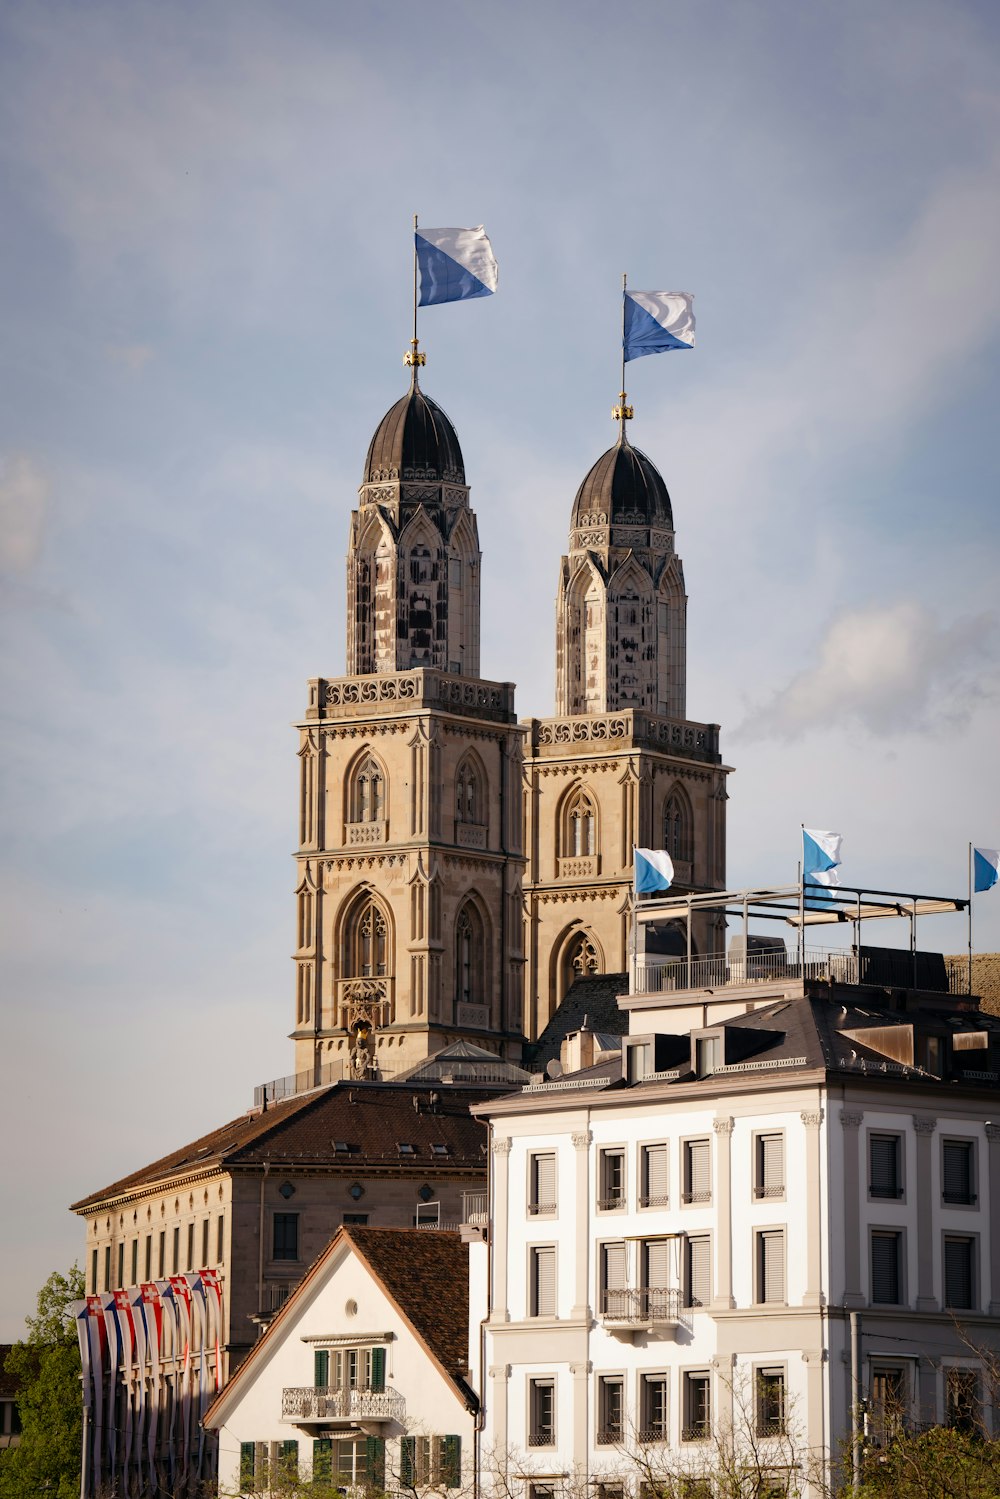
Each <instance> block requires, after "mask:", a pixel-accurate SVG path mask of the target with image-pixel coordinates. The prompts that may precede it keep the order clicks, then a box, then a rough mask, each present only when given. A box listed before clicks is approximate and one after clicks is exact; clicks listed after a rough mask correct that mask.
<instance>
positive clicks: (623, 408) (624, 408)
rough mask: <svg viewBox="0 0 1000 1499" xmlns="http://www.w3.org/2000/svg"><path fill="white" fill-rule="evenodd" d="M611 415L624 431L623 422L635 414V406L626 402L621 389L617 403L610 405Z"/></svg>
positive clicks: (628, 420) (629, 419)
mask: <svg viewBox="0 0 1000 1499" xmlns="http://www.w3.org/2000/svg"><path fill="white" fill-rule="evenodd" d="M611 415H612V416H613V417H614V419H615V421H616V422H621V423H622V431H623V432H624V431H625V423H626V422H630V421H631V420H632V418H633V417H634V416H635V407H634V406H629V405H627V404H626V397H625V392H624V391H622V392H621V393H620V395H619V397H618V405H617V406H612V408H611Z"/></svg>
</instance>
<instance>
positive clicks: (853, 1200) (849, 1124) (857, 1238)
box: [831, 1109, 865, 1306]
mask: <svg viewBox="0 0 1000 1499" xmlns="http://www.w3.org/2000/svg"><path fill="white" fill-rule="evenodd" d="M864 1117H865V1116H864V1114H861V1113H853V1112H851V1111H849V1110H848V1109H841V1111H840V1122H841V1124H842V1125H843V1129H844V1233H843V1239H844V1305H845V1306H864V1304H865V1299H864V1297H863V1296H862V1294H861V1178H860V1173H859V1169H858V1167H859V1153H860V1150H861V1125H862V1123H863V1122H864ZM831 1203H832V1198H831Z"/></svg>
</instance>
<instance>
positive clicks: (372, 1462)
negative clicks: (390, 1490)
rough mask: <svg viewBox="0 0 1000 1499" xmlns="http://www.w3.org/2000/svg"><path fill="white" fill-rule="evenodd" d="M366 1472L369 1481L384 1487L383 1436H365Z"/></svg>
mask: <svg viewBox="0 0 1000 1499" xmlns="http://www.w3.org/2000/svg"><path fill="white" fill-rule="evenodd" d="M365 1472H366V1474H367V1477H368V1482H369V1483H374V1484H377V1485H378V1486H379V1488H382V1487H383V1486H384V1484H385V1440H384V1438H383V1437H366V1438H365Z"/></svg>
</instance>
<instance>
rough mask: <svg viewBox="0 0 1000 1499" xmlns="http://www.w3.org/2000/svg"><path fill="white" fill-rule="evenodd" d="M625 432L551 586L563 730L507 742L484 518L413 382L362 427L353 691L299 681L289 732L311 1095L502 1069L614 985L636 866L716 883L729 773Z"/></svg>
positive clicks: (661, 495)
mask: <svg viewBox="0 0 1000 1499" xmlns="http://www.w3.org/2000/svg"><path fill="white" fill-rule="evenodd" d="M418 357H419V356H418ZM617 414H618V415H619V416H620V417H621V430H620V434H619V438H618V441H617V443H616V444H615V445H614V447H612V448H610V449H609V451H608V452H606V453H605V454H604V455H603V456H602V457H601V458H599V459H598V460H597V462H596V463H595V464H594V466H593V468H592V469H591V470H590V472H589V473H588V474H587V476H586V478H585V479H584V481H583V483H582V484H581V486H580V489H579V491H578V493H577V496H576V500H575V502H574V504H573V509H572V514H571V517H570V533H569V548H568V551H567V555H566V556H564V557H563V558H562V562H561V565H560V572H559V587H558V600H557V684H556V716H555V717H554V718H544V719H528V720H525V721H522V722H521V723H519V722H518V720H517V718H516V716H515V713H514V687H513V685H512V684H511V683H509V682H489V681H486V680H484V679H483V678H482V677H481V676H480V672H479V593H480V567H481V560H482V559H481V553H480V550H479V535H478V529H477V526H476V517H475V513H474V511H473V510H472V507H471V506H470V504H469V486H468V484H467V483H466V474H465V464H464V461H463V458H462V450H461V447H460V446H459V441H458V436H457V434H456V432H455V429H454V427H453V426H452V424H451V422H450V421H449V419H448V417H447V416H446V415H445V413H444V412H443V411H442V409H441V408H440V406H438V405H437V404H436V403H435V402H434V401H432V400H431V399H430V398H429V397H428V396H427V395H425V394H424V392H423V391H422V390H421V388H420V384H419V380H418V376H417V367H416V364H414V365H413V367H412V376H411V384H410V388H409V390H408V391H407V393H406V394H405V395H404V396H403V397H402V399H401V400H399V401H397V402H396V404H395V405H394V406H393V407H392V408H391V410H390V411H388V412H387V413H386V415H385V416H384V417H383V419H382V421H381V422H380V423H379V425H378V428H377V429H376V431H375V435H374V437H373V438H372V440H371V443H370V445H369V448H368V456H367V459H366V460H365V469H364V476H363V479H362V483H361V488H360V491H359V501H358V508H357V509H356V510H355V511H354V512H353V514H352V516H351V527H350V543H349V549H348V556H347V675H346V676H343V677H331V678H323V677H321V678H318V679H316V680H314V681H311V682H310V683H309V689H308V702H307V706H306V712H305V719H304V721H303V722H302V723H301V724H300V725H299V726H298V727H299V734H300V745H299V761H300V766H301V771H300V813H299V850H298V877H297V890H296V900H297V945H296V952H295V964H296V999H295V1028H294V1030H293V1032H292V1039H293V1040H294V1042H295V1065H296V1070H297V1071H298V1072H300V1073H303V1072H306V1073H307V1072H313V1073H314V1074H315V1079H314V1080H315V1081H316V1082H319V1081H321V1080H325V1079H326V1078H327V1077H330V1076H335V1075H338V1074H339V1073H340V1072H341V1071H342V1073H343V1075H348V1076H349V1075H356V1076H366V1075H367V1076H371V1075H372V1074H373V1070H375V1069H377V1070H378V1071H380V1072H381V1073H383V1074H384V1075H386V1076H389V1077H392V1076H394V1075H397V1074H398V1073H399V1072H401V1071H404V1070H406V1069H407V1068H409V1067H411V1066H414V1065H416V1064H417V1063H419V1062H420V1061H421V1060H423V1059H424V1058H425V1057H427V1056H429V1055H432V1054H434V1053H436V1052H439V1051H441V1050H443V1049H444V1048H445V1047H448V1046H451V1045H452V1044H453V1043H455V1042H458V1041H466V1042H469V1043H471V1044H472V1045H474V1046H476V1047H480V1048H485V1049H489V1050H492V1051H495V1052H497V1053H498V1054H500V1055H502V1056H504V1057H508V1058H511V1059H514V1060H516V1059H517V1058H518V1057H519V1056H520V1054H521V1048H522V1044H523V1042H524V1041H525V1039H529V1040H530V1039H532V1038H534V1037H535V1036H537V1035H538V1034H540V1032H541V1031H542V1030H543V1029H544V1027H545V1025H546V1024H547V1022H548V1020H549V1019H550V1018H551V1016H552V1014H553V1012H554V1011H555V1009H556V1008H557V1006H558V1005H559V1003H560V1002H561V1000H562V999H563V997H564V995H565V993H566V991H567V989H568V988H569V986H570V985H571V984H572V983H573V981H574V980H575V979H576V978H578V977H589V976H592V975H596V974H602V973H620V972H623V971H624V970H625V969H626V967H627V962H628V942H629V934H630V892H631V880H632V848H633V846H634V845H639V846H641V847H647V848H666V849H667V850H668V851H669V852H670V854H671V855H672V857H673V860H674V866H675V871H676V877H675V887H674V888H675V890H676V891H678V892H680V893H683V892H685V891H687V890H705V889H712V888H720V887H721V886H722V885H723V883H724V874H725V798H726V793H725V778H726V774H727V771H726V768H725V767H724V766H723V765H722V763H721V760H720V756H719V745H718V727H717V725H714V724H708V725H706V724H696V723H691V722H689V721H688V720H687V719H686V718H685V666H686V648H685V620H686V597H685V593H684V576H683V571H682V567H681V562H680V559H679V557H678V556H677V554H676V552H675V549H674V526H673V515H672V511H671V504H670V496H669V495H668V493H667V488H666V485H665V484H664V482H663V479H662V478H661V476H660V474H659V473H658V471H657V469H656V468H655V467H654V465H653V464H652V463H651V462H650V460H649V459H648V458H647V457H646V456H645V455H644V454H643V453H641V452H639V450H638V449H637V448H634V447H632V445H631V444H630V443H629V441H628V437H627V434H626V427H625V419H624V418H625V416H626V414H628V408H625V407H624V406H623V407H621V408H619V411H618V413H617ZM328 1064H334V1066H333V1067H332V1068H331V1069H330V1071H329V1072H324V1071H321V1069H324V1068H326V1067H327V1066H328Z"/></svg>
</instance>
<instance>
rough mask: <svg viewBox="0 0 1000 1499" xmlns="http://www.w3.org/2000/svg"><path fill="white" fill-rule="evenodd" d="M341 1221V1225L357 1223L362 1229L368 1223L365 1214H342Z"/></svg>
mask: <svg viewBox="0 0 1000 1499" xmlns="http://www.w3.org/2000/svg"><path fill="white" fill-rule="evenodd" d="M341 1221H342V1222H343V1223H357V1224H358V1225H360V1226H361V1227H363V1226H364V1225H365V1224H366V1223H367V1222H368V1214H367V1213H344V1214H343V1215H342V1218H341Z"/></svg>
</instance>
